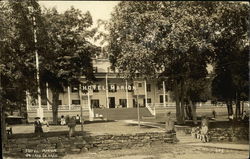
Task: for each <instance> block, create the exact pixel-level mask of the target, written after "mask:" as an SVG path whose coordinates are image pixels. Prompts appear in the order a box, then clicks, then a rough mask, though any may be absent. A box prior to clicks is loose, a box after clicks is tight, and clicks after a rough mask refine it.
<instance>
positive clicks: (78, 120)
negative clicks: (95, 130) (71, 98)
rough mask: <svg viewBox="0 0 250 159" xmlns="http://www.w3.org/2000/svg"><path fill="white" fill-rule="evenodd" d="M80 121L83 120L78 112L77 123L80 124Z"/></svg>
mask: <svg viewBox="0 0 250 159" xmlns="http://www.w3.org/2000/svg"><path fill="white" fill-rule="evenodd" d="M80 121H81V119H80V116H79V115H78V114H77V115H76V124H80Z"/></svg>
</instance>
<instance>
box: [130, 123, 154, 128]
mask: <svg viewBox="0 0 250 159" xmlns="http://www.w3.org/2000/svg"><path fill="white" fill-rule="evenodd" d="M126 126H137V127H138V124H134V123H129V124H126ZM140 128H143V129H153V128H155V127H154V126H150V125H140Z"/></svg>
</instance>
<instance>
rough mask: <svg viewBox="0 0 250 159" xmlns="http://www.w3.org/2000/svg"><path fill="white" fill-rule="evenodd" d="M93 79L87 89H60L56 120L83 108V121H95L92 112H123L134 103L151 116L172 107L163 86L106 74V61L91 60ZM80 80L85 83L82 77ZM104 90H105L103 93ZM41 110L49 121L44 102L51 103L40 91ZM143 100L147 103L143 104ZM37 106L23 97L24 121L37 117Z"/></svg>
mask: <svg viewBox="0 0 250 159" xmlns="http://www.w3.org/2000/svg"><path fill="white" fill-rule="evenodd" d="M93 66H94V68H95V77H96V79H97V81H96V82H94V84H93V85H91V86H82V91H79V86H71V87H67V88H64V92H63V93H61V94H60V95H59V109H58V114H59V117H60V116H61V115H64V116H66V115H70V116H72V115H77V114H78V115H80V108H81V107H82V108H83V116H84V117H85V119H86V118H90V119H92V118H94V117H98V114H96V113H95V110H98V109H99V108H100V109H103V108H109V109H111V108H114V109H121V108H123V109H126V108H135V107H137V103H138V105H139V106H140V107H145V108H147V109H148V110H149V112H150V113H151V114H152V115H155V106H170V105H174V103H173V101H172V100H171V98H170V94H169V92H166V91H163V88H164V87H165V86H164V85H165V84H164V83H162V84H161V85H159V84H157V81H156V80H147V81H146V80H143V79H140V78H138V79H136V80H134V81H127V80H125V79H123V78H122V77H119V76H118V73H116V72H113V71H110V62H109V60H108V59H93ZM81 80H83V81H84V80H85V79H84V77H82V79H81ZM106 88H108V89H106ZM41 90H42V91H41V94H42V97H41V98H42V108H43V113H44V117H47V118H48V119H49V120H51V119H52V107H51V105H50V104H49V102H47V100H46V98H45V97H47V98H48V99H49V100H51V99H52V93H51V90H50V89H49V88H48V87H45V86H44V87H42V89H41ZM145 99H147V100H145ZM36 103H37V102H36V101H35V100H33V102H32V99H31V98H30V97H29V96H27V113H28V120H29V121H33V120H34V117H35V116H36V115H37V108H38V105H37V104H36Z"/></svg>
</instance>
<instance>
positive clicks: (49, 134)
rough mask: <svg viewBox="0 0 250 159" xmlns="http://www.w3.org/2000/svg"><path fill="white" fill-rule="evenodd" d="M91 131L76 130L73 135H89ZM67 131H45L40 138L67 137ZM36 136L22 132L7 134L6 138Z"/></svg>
mask: <svg viewBox="0 0 250 159" xmlns="http://www.w3.org/2000/svg"><path fill="white" fill-rule="evenodd" d="M90 134H91V133H90V132H89V131H83V132H81V131H76V132H75V134H74V135H75V136H89V135H90ZM68 135H69V131H55V132H47V133H43V134H42V135H41V137H40V138H47V137H59V136H65V137H68ZM34 137H37V135H36V134H35V133H22V134H13V135H11V136H8V139H18V138H34Z"/></svg>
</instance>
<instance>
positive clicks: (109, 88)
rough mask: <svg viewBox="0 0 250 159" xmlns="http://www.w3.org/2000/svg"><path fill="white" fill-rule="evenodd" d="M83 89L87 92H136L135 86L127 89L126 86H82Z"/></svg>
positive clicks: (129, 86)
mask: <svg viewBox="0 0 250 159" xmlns="http://www.w3.org/2000/svg"><path fill="white" fill-rule="evenodd" d="M81 89H82V90H83V91H87V90H98V91H100V90H128V91H132V90H136V88H135V86H133V85H128V86H127V87H126V86H124V85H119V86H118V85H116V84H109V86H108V87H107V86H106V85H90V86H82V87H81Z"/></svg>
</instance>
